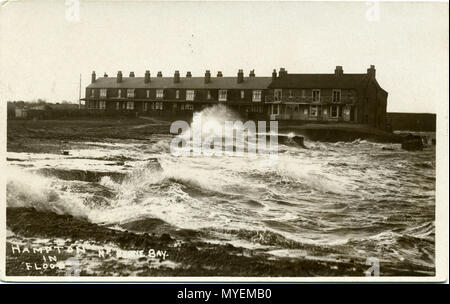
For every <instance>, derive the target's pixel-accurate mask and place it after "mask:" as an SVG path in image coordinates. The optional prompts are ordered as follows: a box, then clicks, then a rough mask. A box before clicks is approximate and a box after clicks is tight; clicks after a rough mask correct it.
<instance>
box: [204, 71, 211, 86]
mask: <svg viewBox="0 0 450 304" xmlns="http://www.w3.org/2000/svg"><path fill="white" fill-rule="evenodd" d="M210 82H211V71H210V70H206V72H205V83H210Z"/></svg>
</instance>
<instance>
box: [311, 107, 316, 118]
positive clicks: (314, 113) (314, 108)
mask: <svg viewBox="0 0 450 304" xmlns="http://www.w3.org/2000/svg"><path fill="white" fill-rule="evenodd" d="M309 116H317V106H310V107H309Z"/></svg>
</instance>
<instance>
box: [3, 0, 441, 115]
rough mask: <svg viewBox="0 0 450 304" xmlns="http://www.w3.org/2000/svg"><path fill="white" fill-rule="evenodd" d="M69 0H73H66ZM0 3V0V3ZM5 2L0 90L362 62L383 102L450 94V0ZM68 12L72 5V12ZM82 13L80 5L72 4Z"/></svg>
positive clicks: (433, 102)
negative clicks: (115, 78) (375, 1)
mask: <svg viewBox="0 0 450 304" xmlns="http://www.w3.org/2000/svg"><path fill="white" fill-rule="evenodd" d="M67 1H68V2H73V1H75V0H67ZM2 5H3V3H2ZM70 8H71V7H70V5H66V4H65V1H40V0H34V1H10V2H9V3H7V4H6V5H3V6H2V7H1V8H0V98H1V100H2V101H6V100H32V99H37V98H43V99H47V101H50V102H59V101H61V100H63V99H65V100H69V101H73V102H75V101H77V100H78V83H79V75H80V74H82V96H83V97H84V87H85V86H86V85H88V84H89V82H90V78H91V72H92V71H93V70H95V71H96V73H97V76H98V77H99V76H102V75H103V73H104V72H107V73H108V74H109V76H115V75H116V73H117V71H118V70H122V72H123V74H124V76H128V74H129V72H130V71H134V72H135V74H136V76H143V75H144V72H145V70H150V71H151V73H152V76H155V75H156V72H157V71H162V72H163V75H164V76H173V73H174V71H175V70H180V73H181V74H182V75H183V76H184V75H185V74H186V71H191V72H192V74H193V76H203V75H204V72H205V70H206V69H209V70H211V73H212V74H213V75H215V74H216V73H217V71H218V70H221V71H223V74H224V76H235V75H236V73H237V70H238V69H244V73H245V74H246V75H247V74H248V72H249V70H251V69H255V72H256V76H270V75H271V72H272V69H274V68H276V69H277V70H278V69H279V68H280V67H285V68H286V69H287V70H288V72H290V73H333V72H334V68H335V66H336V65H342V66H343V68H344V73H365V72H366V69H367V68H368V67H369V66H370V65H371V64H373V65H375V67H376V69H377V72H376V73H377V80H378V82H379V83H380V85H381V86H382V87H383V88H384V89H385V90H386V91H388V93H389V96H388V111H401V112H430V113H436V111H437V108H439V107H438V106H439V105H440V104H442V103H444V104H446V103H447V102H448V69H449V67H448V4H447V3H418V2H415V3H409V2H402V3H386V2H381V3H379V11H378V12H379V13H378V14H377V13H376V7H374V4H373V3H372V4H368V3H367V2H346V3H339V2H326V3H325V2H315V3H311V2H303V3H299V2H281V3H280V2H276V3H274V2H165V3H163V2H155V1H136V2H131V1H81V4H80V10H79V20H78V21H76V20H73V19H74V18H73V14H70V11H67V10H68V9H69V10H70ZM68 12H69V13H68ZM75 19H76V15H75Z"/></svg>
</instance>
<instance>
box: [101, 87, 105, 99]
mask: <svg viewBox="0 0 450 304" xmlns="http://www.w3.org/2000/svg"><path fill="white" fill-rule="evenodd" d="M100 98H106V89H100Z"/></svg>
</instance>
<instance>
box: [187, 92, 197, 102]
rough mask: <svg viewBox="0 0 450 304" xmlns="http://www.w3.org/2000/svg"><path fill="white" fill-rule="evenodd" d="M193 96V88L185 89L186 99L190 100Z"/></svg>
mask: <svg viewBox="0 0 450 304" xmlns="http://www.w3.org/2000/svg"><path fill="white" fill-rule="evenodd" d="M194 97H195V91H194V90H187V91H186V100H189V101H192V100H194Z"/></svg>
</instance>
